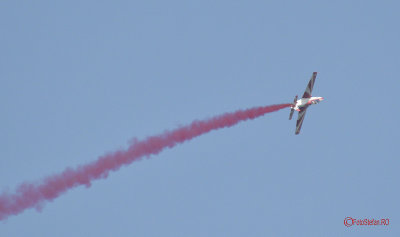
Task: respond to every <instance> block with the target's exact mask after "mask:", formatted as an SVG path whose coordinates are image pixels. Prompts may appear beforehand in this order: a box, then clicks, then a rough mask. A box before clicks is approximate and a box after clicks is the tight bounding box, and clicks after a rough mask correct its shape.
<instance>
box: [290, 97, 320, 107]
mask: <svg viewBox="0 0 400 237" xmlns="http://www.w3.org/2000/svg"><path fill="white" fill-rule="evenodd" d="M322 100H324V98H323V97H315V96H313V97H310V98H301V99H299V100H297V101H296V105H295V106H294V107H293V109H294V110H296V111H300V110H301V108H304V107H308V106H310V105H312V104H318V103H319V102H321V101H322Z"/></svg>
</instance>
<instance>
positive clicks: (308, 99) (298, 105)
mask: <svg viewBox="0 0 400 237" xmlns="http://www.w3.org/2000/svg"><path fill="white" fill-rule="evenodd" d="M316 77H317V72H313V74H312V76H311V79H310V82H309V83H308V85H307V88H306V91H305V92H304V94H303V97H301V99H299V100H298V99H297V95H296V97H294V101H293V105H292V106H290V108H291V109H290V115H289V120H291V119H292V116H293V112H294V111H295V110H296V111H298V112H299V115H298V116H297V123H296V132H295V134H296V135H297V134H299V133H300V129H301V125H302V124H303V120H304V116H305V115H306V111H307V108H308V106H310V105H312V104H318V103H319V102H320V101H322V100H323V99H324V98H323V97H314V96H311V92H312V89H313V87H314V82H315V78H316Z"/></svg>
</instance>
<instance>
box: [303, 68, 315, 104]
mask: <svg viewBox="0 0 400 237" xmlns="http://www.w3.org/2000/svg"><path fill="white" fill-rule="evenodd" d="M316 77H317V72H313V74H312V76H311V78H310V82H308V85H307V88H306V91H304V94H303V97H302V98H310V97H311V93H312V89H313V87H314V82H315V78H316Z"/></svg>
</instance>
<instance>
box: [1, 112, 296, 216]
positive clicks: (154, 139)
mask: <svg viewBox="0 0 400 237" xmlns="http://www.w3.org/2000/svg"><path fill="white" fill-rule="evenodd" d="M290 105H291V104H279V105H272V106H263V107H254V108H251V109H246V110H238V111H236V112H233V113H225V114H222V115H219V116H215V117H213V118H210V119H206V120H200V121H193V122H192V123H191V124H190V125H187V126H183V127H180V128H177V129H175V130H172V131H166V132H164V133H162V134H159V135H156V136H150V137H147V138H146V139H144V140H142V141H136V142H134V143H133V144H132V145H131V146H129V147H128V149H126V150H121V151H116V152H114V153H112V154H107V155H103V156H101V157H99V158H98V159H97V160H96V161H94V162H92V163H89V164H86V165H82V166H79V167H77V168H75V169H72V168H66V169H65V170H64V171H63V172H62V173H61V174H56V175H52V176H48V177H46V178H44V179H43V180H42V181H41V182H38V183H28V182H25V183H22V184H21V185H19V186H18V187H17V189H16V191H15V193H14V194H9V193H6V192H3V193H2V194H1V195H0V220H4V219H7V218H8V217H9V216H11V215H17V214H19V213H21V212H23V211H24V210H25V209H28V208H33V207H35V208H37V209H40V208H41V207H42V206H43V204H44V203H45V202H46V201H52V200H53V199H55V198H57V197H58V196H60V195H61V194H63V193H65V192H66V191H68V190H69V189H71V188H73V187H76V186H79V185H86V186H87V187H89V186H90V185H91V181H93V180H96V179H100V178H106V177H107V176H108V173H109V172H110V171H116V170H118V169H119V168H121V166H123V165H128V164H130V163H132V162H133V161H137V160H140V159H141V158H142V157H143V156H149V155H155V154H158V153H160V152H161V151H162V150H163V149H165V148H167V147H169V148H172V147H174V146H176V145H177V144H179V143H182V142H185V141H188V140H190V139H192V138H194V137H197V136H200V135H202V134H204V133H207V132H210V131H211V130H216V129H220V128H225V127H231V126H233V125H235V124H237V123H239V122H240V121H245V120H248V119H255V118H257V117H260V116H262V115H264V114H266V113H270V112H274V111H278V110H280V109H283V108H286V107H289V106H290Z"/></svg>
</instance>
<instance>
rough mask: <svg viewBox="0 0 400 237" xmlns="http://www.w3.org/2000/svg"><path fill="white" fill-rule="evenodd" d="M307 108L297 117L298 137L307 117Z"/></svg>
mask: <svg viewBox="0 0 400 237" xmlns="http://www.w3.org/2000/svg"><path fill="white" fill-rule="evenodd" d="M306 111H307V108H304V109H302V110H301V111H300V112H299V116H297V123H296V133H295V134H296V135H297V134H299V133H300V129H301V125H303V120H304V116H305V115H306Z"/></svg>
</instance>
